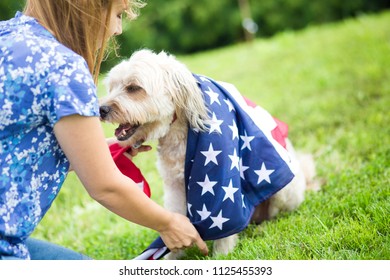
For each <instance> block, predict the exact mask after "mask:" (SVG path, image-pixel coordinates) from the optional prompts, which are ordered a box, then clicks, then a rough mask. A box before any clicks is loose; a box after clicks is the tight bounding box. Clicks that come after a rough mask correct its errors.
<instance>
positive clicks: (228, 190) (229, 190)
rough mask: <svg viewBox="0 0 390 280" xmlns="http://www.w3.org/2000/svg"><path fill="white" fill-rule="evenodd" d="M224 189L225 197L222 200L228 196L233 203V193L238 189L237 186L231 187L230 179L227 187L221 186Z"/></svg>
mask: <svg viewBox="0 0 390 280" xmlns="http://www.w3.org/2000/svg"><path fill="white" fill-rule="evenodd" d="M222 188H223V190H224V191H225V197H224V198H223V200H222V201H225V200H226V199H228V198H230V200H231V201H232V202H233V203H234V194H235V193H236V192H237V191H238V190H239V189H238V188H234V187H233V181H232V180H230V183H229V186H228V187H222Z"/></svg>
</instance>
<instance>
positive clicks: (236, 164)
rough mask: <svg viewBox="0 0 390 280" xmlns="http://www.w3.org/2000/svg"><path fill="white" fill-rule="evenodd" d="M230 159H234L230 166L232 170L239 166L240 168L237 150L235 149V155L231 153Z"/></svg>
mask: <svg viewBox="0 0 390 280" xmlns="http://www.w3.org/2000/svg"><path fill="white" fill-rule="evenodd" d="M229 158H230V160H231V161H232V166H231V167H230V170H233V169H234V168H237V170H239V168H240V167H239V166H238V165H239V164H240V157H239V156H237V151H236V149H234V152H233V155H229Z"/></svg>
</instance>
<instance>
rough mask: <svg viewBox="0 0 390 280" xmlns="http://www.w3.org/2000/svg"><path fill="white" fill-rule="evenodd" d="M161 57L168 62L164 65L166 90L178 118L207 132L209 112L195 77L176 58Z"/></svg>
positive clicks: (164, 55)
mask: <svg viewBox="0 0 390 280" xmlns="http://www.w3.org/2000/svg"><path fill="white" fill-rule="evenodd" d="M159 56H161V57H164V58H165V59H166V61H167V63H166V64H165V65H164V68H165V70H166V71H165V74H166V78H165V80H166V81H165V84H166V85H167V88H166V90H167V91H168V92H169V93H170V94H171V96H172V98H173V101H174V104H175V105H176V114H177V117H178V118H180V117H185V118H186V119H187V120H188V122H189V125H190V126H191V127H192V128H196V129H199V130H201V131H204V130H206V129H207V128H206V123H207V121H208V119H209V117H208V111H207V108H206V105H205V103H204V100H203V94H202V92H201V90H200V89H199V87H198V84H197V81H196V79H195V77H194V76H193V75H192V73H191V71H190V70H189V69H188V68H187V67H186V66H185V65H184V64H182V63H181V62H179V61H178V60H176V58H175V57H174V56H172V55H168V54H167V53H165V52H161V53H159Z"/></svg>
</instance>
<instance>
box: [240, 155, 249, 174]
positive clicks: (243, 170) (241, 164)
mask: <svg viewBox="0 0 390 280" xmlns="http://www.w3.org/2000/svg"><path fill="white" fill-rule="evenodd" d="M247 169H249V167H248V166H244V165H243V163H242V158H240V177H241V178H242V179H245V175H244V172H245V171H246V170H247Z"/></svg>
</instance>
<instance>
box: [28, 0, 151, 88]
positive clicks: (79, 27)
mask: <svg viewBox="0 0 390 280" xmlns="http://www.w3.org/2000/svg"><path fill="white" fill-rule="evenodd" d="M114 1H117V0H27V1H26V6H25V8H24V13H26V14H28V15H29V16H32V17H34V18H36V19H37V20H38V21H39V22H40V23H41V24H42V25H43V26H45V27H46V28H47V29H49V30H50V31H51V32H52V33H53V34H54V36H55V37H56V38H57V40H58V41H59V42H60V43H62V44H63V45H65V46H67V47H68V48H70V49H71V50H73V51H74V52H76V53H78V54H79V55H81V56H82V57H83V58H84V59H85V60H86V62H87V64H88V67H89V70H90V72H91V74H92V75H93V76H94V80H95V83H97V80H98V75H99V71H100V65H101V63H102V60H103V58H104V54H105V52H106V48H107V41H108V34H107V33H108V32H107V31H108V30H107V29H108V23H109V21H110V18H109V17H110V13H111V9H112V6H113V3H114ZM123 3H124V4H126V5H127V9H126V14H127V17H128V18H129V19H130V20H133V19H135V18H136V17H137V16H138V9H140V8H142V7H143V6H144V5H145V4H144V3H143V2H142V0H123ZM105 11H106V12H105ZM102 26H105V28H104V35H103V40H101V38H99V36H100V34H101V33H100V32H99V30H101V27H102ZM98 42H101V45H98Z"/></svg>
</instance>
